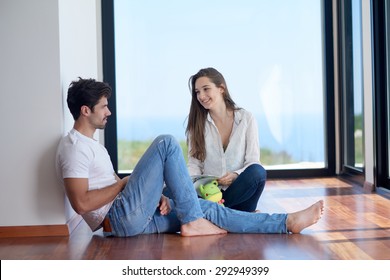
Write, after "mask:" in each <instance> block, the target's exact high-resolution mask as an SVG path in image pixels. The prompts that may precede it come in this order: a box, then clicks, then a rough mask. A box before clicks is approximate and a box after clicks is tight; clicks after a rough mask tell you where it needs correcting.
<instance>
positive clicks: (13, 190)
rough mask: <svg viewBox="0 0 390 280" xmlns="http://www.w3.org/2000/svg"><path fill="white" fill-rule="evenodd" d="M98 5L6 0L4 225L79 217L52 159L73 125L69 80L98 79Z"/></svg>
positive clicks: (0, 178) (2, 32)
mask: <svg viewBox="0 0 390 280" xmlns="http://www.w3.org/2000/svg"><path fill="white" fill-rule="evenodd" d="M97 2H98V1H97V0H83V1H77V0H35V1H29V0H0V40H1V43H0V85H1V87H0V97H1V99H0V112H1V114H2V125H1V128H0V131H1V135H0V139H1V140H0V141H1V142H0V226H16V225H50V224H64V223H66V222H67V220H68V219H69V218H70V216H71V215H72V214H73V212H72V211H71V210H70V209H69V207H68V205H67V203H66V201H65V196H64V193H63V190H62V188H61V186H60V185H59V182H58V180H57V178H56V176H55V167H54V158H55V150H56V146H57V144H58V141H59V139H60V137H61V136H63V135H64V134H65V132H66V131H67V130H69V129H70V128H71V126H72V123H73V121H72V119H71V116H70V114H69V113H68V109H67V107H66V103H64V101H65V95H66V90H67V88H68V85H69V83H70V81H71V80H73V79H76V78H77V77H78V76H82V77H88V78H98V76H97V75H98V67H100V62H98V60H99V59H100V57H101V56H100V53H98V52H99V51H100V48H98V47H97V45H98V43H99V44H100V42H98V40H100V36H98V35H97V34H99V33H100V30H99V29H98V27H99V26H100V25H99V24H100V23H99V21H100V19H99V17H98V16H97V15H99V13H98V12H99V11H100V10H99V7H98V5H97ZM97 11H98V12H97ZM98 19H99V20H98Z"/></svg>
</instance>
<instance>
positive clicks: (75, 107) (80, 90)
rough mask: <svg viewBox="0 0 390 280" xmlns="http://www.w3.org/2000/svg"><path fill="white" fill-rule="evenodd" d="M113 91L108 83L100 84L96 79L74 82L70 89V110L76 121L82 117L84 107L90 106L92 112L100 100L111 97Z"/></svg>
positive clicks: (68, 101) (80, 79)
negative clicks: (81, 111)
mask: <svg viewBox="0 0 390 280" xmlns="http://www.w3.org/2000/svg"><path fill="white" fill-rule="evenodd" d="M111 92H112V89H111V87H110V86H109V85H108V84H107V83H103V82H98V81H96V80H95V79H82V78H80V77H79V80H78V81H73V82H71V83H70V85H69V89H68V98H67V100H66V101H67V103H68V108H69V110H70V112H71V114H72V116H73V119H74V120H77V119H78V118H79V116H80V110H81V107H82V106H84V105H85V106H88V107H89V108H90V109H91V110H92V112H93V109H94V106H95V105H96V104H97V103H98V102H99V100H100V98H102V97H106V98H107V99H109V98H110V97H111Z"/></svg>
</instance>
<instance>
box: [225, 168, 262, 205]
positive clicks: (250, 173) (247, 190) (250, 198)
mask: <svg viewBox="0 0 390 280" xmlns="http://www.w3.org/2000/svg"><path fill="white" fill-rule="evenodd" d="M266 179H267V172H266V171H265V169H264V167H263V166H261V165H260V164H252V165H250V166H248V167H247V168H246V169H245V170H244V171H243V172H242V173H241V174H240V175H239V176H238V177H237V179H236V180H235V181H234V182H233V183H232V184H231V185H230V186H229V187H228V188H227V189H226V190H225V191H222V192H223V199H224V200H225V202H224V204H225V206H227V207H229V208H232V209H236V210H241V211H247V212H253V211H255V210H256V208H257V203H258V201H259V198H260V196H261V194H262V192H263V190H264V185H265V181H266Z"/></svg>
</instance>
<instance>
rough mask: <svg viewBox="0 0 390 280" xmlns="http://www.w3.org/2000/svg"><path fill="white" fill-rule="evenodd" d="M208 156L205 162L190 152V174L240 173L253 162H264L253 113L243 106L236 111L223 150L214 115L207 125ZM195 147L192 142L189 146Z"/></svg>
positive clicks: (209, 118)
mask: <svg viewBox="0 0 390 280" xmlns="http://www.w3.org/2000/svg"><path fill="white" fill-rule="evenodd" d="M205 142H206V159H205V161H204V162H201V161H200V160H198V159H196V158H194V157H191V156H190V155H189V153H188V171H189V173H190V175H200V174H205V175H214V176H218V177H220V176H223V175H225V174H226V173H227V172H236V173H237V174H240V173H241V172H243V171H244V170H245V168H247V167H248V166H249V165H252V164H260V146H259V135H258V128H257V123H256V120H255V118H254V117H253V115H252V114H251V113H250V112H248V111H246V110H244V109H239V110H237V111H235V112H234V123H233V130H232V133H231V135H230V138H229V144H228V146H227V148H226V150H225V151H224V150H223V146H222V140H221V136H220V134H219V132H218V128H217V126H216V125H215V124H214V121H213V119H212V118H211V116H210V114H208V115H207V120H206V125H205ZM190 150H191V142H190V143H189V149H188V151H190Z"/></svg>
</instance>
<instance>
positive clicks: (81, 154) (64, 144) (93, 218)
mask: <svg viewBox="0 0 390 280" xmlns="http://www.w3.org/2000/svg"><path fill="white" fill-rule="evenodd" d="M56 169H57V174H58V177H59V178H60V180H61V181H62V184H64V179H65V178H88V183H89V186H88V190H95V189H102V188H104V187H107V186H110V185H112V184H114V183H115V182H116V179H115V172H114V168H113V166H112V162H111V159H110V156H109V154H108V152H107V150H106V148H105V147H104V146H103V145H101V144H100V143H99V142H97V141H96V140H94V139H92V138H89V137H87V136H85V135H83V134H81V133H79V132H78V131H77V130H76V129H74V128H73V129H72V130H71V131H70V132H69V134H68V135H67V136H65V137H63V138H62V139H61V142H60V143H59V145H58V149H57V155H56ZM111 205H112V202H110V203H108V204H106V205H104V206H103V207H101V208H99V209H96V210H94V211H91V212H88V213H85V214H83V215H82V216H83V218H84V220H85V221H86V223H87V224H88V225H89V226H90V228H91V229H92V230H93V231H95V230H97V229H99V228H100V224H101V223H102V221H103V219H104V217H105V216H106V214H107V212H108V210H109V209H110V207H111Z"/></svg>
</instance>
